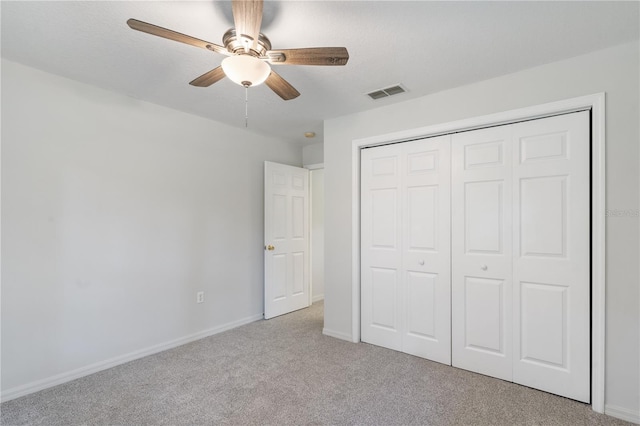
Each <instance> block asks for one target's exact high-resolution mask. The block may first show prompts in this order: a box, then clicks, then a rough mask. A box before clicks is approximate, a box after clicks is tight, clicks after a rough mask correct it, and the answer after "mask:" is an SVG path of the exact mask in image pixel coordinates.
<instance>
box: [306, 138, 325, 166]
mask: <svg viewBox="0 0 640 426" xmlns="http://www.w3.org/2000/svg"><path fill="white" fill-rule="evenodd" d="M323 162H324V144H323V143H322V142H319V143H314V144H313V145H307V146H305V147H304V148H302V164H304V165H305V166H311V165H314V164H322V163H323Z"/></svg>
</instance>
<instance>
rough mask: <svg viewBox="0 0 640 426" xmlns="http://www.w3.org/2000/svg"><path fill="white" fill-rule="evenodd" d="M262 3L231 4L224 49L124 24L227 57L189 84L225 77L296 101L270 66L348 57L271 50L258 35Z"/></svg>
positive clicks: (336, 51) (340, 61)
mask: <svg viewBox="0 0 640 426" xmlns="http://www.w3.org/2000/svg"><path fill="white" fill-rule="evenodd" d="M262 7H263V0H233V1H232V11H233V20H234V24H235V28H231V29H230V30H228V31H227V32H226V33H225V34H224V36H223V37H222V43H223V44H224V46H220V45H218V44H215V43H211V42H208V41H205V40H200V39H198V38H195V37H191V36H188V35H185V34H182V33H178V32H176V31H172V30H169V29H166V28H162V27H159V26H157V25H153V24H149V23H146V22H142V21H138V20H137V19H129V20H128V21H127V24H128V25H129V27H131V28H132V29H134V30H137V31H142V32H144V33H148V34H151V35H155V36H158V37H163V38H166V39H169V40H174V41H179V42H181V43H185V44H189V45H191V46H195V47H200V48H202V49H207V50H210V51H212V52H216V53H220V54H222V55H225V56H227V58H225V59H224V60H223V61H222V64H221V65H220V66H219V67H217V68H214V69H212V70H211V71H209V72H206V73H204V74H202V75H201V76H200V77H197V78H196V79H194V80H193V81H191V82H190V83H189V84H191V85H192V86H198V87H209V86H211V85H212V84H214V83H216V82H218V81H220V80H221V79H223V78H224V77H225V76H227V77H229V78H230V79H231V80H232V81H233V82H235V83H237V84H239V85H241V86H244V87H246V88H248V87H251V86H257V85H258V84H261V83H265V84H266V85H267V86H269V88H270V89H271V90H273V91H274V92H275V93H276V94H277V95H278V96H280V97H281V98H282V99H284V100H285V101H287V100H290V99H294V98H297V97H298V96H299V95H300V93H299V92H298V91H297V90H296V89H295V88H294V87H293V86H292V85H291V84H289V83H288V82H287V81H286V80H285V79H284V78H282V77H281V76H280V75H279V74H278V73H276V72H275V71H273V70H272V69H271V67H270V66H269V64H271V65H345V64H346V63H347V61H348V60H349V53H348V52H347V49H346V48H344V47H309V48H303V49H278V50H272V49H271V42H270V41H269V39H268V38H267V36H265V35H264V34H262V33H261V32H260V25H261V23H262Z"/></svg>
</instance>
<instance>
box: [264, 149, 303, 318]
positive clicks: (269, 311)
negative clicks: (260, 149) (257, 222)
mask: <svg viewBox="0 0 640 426" xmlns="http://www.w3.org/2000/svg"><path fill="white" fill-rule="evenodd" d="M264 182H265V185H264V241H265V247H264V248H265V252H264V253H265V256H264V263H265V277H264V317H265V318H266V319H269V318H273V317H275V316H278V315H282V314H286V313H288V312H292V311H295V310H297V309H302V308H306V307H307V306H309V300H310V293H309V275H310V271H309V171H308V170H306V169H301V168H298V167H293V166H287V165H284V164H277V163H271V162H268V161H265V163H264Z"/></svg>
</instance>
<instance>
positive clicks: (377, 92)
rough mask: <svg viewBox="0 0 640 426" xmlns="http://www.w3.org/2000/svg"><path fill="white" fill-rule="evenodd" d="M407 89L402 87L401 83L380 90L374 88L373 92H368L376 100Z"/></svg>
mask: <svg viewBox="0 0 640 426" xmlns="http://www.w3.org/2000/svg"><path fill="white" fill-rule="evenodd" d="M406 91H407V90H406V89H405V88H404V87H402V86H401V85H400V84H396V85H395V86H391V87H387V88H384V89H378V90H374V91H373V92H369V93H367V96H369V97H370V98H371V99H373V100H376V99H382V98H386V97H389V96H393V95H398V94H400V93H404V92H406Z"/></svg>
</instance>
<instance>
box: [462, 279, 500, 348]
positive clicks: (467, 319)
mask: <svg viewBox="0 0 640 426" xmlns="http://www.w3.org/2000/svg"><path fill="white" fill-rule="evenodd" d="M464 287H465V288H464V324H465V333H464V340H465V347H466V348H468V349H475V350H480V351H485V352H492V353H495V354H499V355H504V329H505V321H506V320H507V319H506V318H505V315H504V311H505V310H504V305H505V300H504V293H505V290H504V281H503V280H495V279H487V278H479V277H465V286H464Z"/></svg>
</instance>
